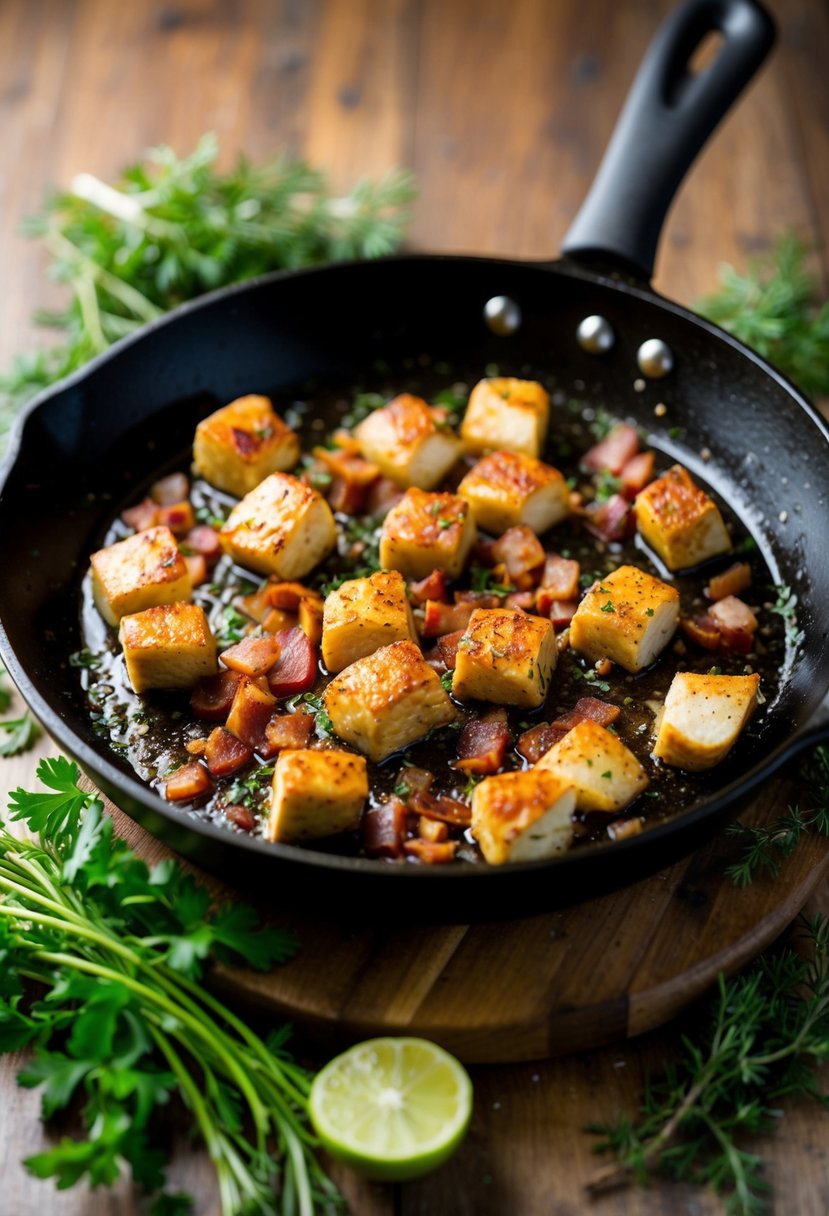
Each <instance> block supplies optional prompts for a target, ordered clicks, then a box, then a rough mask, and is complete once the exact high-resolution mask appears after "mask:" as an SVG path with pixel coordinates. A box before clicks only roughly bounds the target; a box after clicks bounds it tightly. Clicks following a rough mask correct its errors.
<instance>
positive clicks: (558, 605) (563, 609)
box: [537, 588, 579, 629]
mask: <svg viewBox="0 0 829 1216" xmlns="http://www.w3.org/2000/svg"><path fill="white" fill-rule="evenodd" d="M542 590H543V588H542ZM541 606H542V599H541V592H540V591H539V594H538V601H537V611H538V613H539V614H540V615H541V616H547V617H549V618H550V620H551V621H552V623H553V625H554V626H555V628H556V629H564V628H565V627H566V626H567V625H569V624H570V622H571V621H572V619H573V617H574V616H575V615H576V609H577V608H578V606H579V601H578V600H553V601H552V603H551V604H549V605H545V607H546V608H547V611H546V612H542V611H541Z"/></svg>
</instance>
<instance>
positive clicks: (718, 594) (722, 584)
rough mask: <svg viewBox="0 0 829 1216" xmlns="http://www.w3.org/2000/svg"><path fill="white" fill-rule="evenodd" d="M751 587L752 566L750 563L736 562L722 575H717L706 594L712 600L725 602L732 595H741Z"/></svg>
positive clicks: (706, 589) (707, 588)
mask: <svg viewBox="0 0 829 1216" xmlns="http://www.w3.org/2000/svg"><path fill="white" fill-rule="evenodd" d="M750 586H751V566H749V564H748V562H735V563H734V565H733V566H729V567H728V569H727V570H723V572H722V574H715V575H714V577H713V578H712V579H711V581H710V582H709V584H708V586H707V587H706V588H705V594H706V595H707V596H708V598H709V599H710V600H724V599H727V598H728V597H729V596H732V595H739V594H740V592H741V591H746V590H747V589H748V588H749V587H750Z"/></svg>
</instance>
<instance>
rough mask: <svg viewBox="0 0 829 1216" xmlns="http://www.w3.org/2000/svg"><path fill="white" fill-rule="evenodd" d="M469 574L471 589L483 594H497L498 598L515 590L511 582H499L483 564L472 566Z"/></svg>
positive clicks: (503, 597)
mask: <svg viewBox="0 0 829 1216" xmlns="http://www.w3.org/2000/svg"><path fill="white" fill-rule="evenodd" d="M469 574H470V578H471V586H472V590H473V591H479V592H481V594H483V595H497V596H498V597H499V598H500V599H505V598H506V597H507V596H508V595H512V594H513V592H514V591H515V587H514V586H512V585H511V584H508V583H499V582H498V581H497V577H496V575H495V574H494V572H493V571H492V570H487V569H486V567H485V566H472V567H471V568H470V571H469Z"/></svg>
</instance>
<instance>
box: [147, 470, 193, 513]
mask: <svg viewBox="0 0 829 1216" xmlns="http://www.w3.org/2000/svg"><path fill="white" fill-rule="evenodd" d="M189 497H190V482H189V480H188V477H187V474H186V473H170V475H169V476H168V477H161V478H159V480H158V481H155V482H153V484H152V485H151V486H150V498H152V500H153V502H157V503H158V505H159V506H160V507H172V506H174V505H175V503H177V502H186V501H187V499H188V498H189Z"/></svg>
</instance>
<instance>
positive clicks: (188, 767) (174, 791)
mask: <svg viewBox="0 0 829 1216" xmlns="http://www.w3.org/2000/svg"><path fill="white" fill-rule="evenodd" d="M212 789H213V782H212V781H211V780H210V774H209V773H208V771H207V769H206V768H205V767H204V765H203V764H199V763H198V761H196V760H194V761H193V763H192V764H183V765H182V766H181V768H177V769H176V771H175V772H174V773H171V774H170V776H169V777H168V779H167V783H166V785H165V786H164V797H165V798H166V799H167V800H168V802H192V801H193V800H194V799H196V798H201V797H203V796H204V795H205V794H209V793H210V792H211V791H212Z"/></svg>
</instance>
